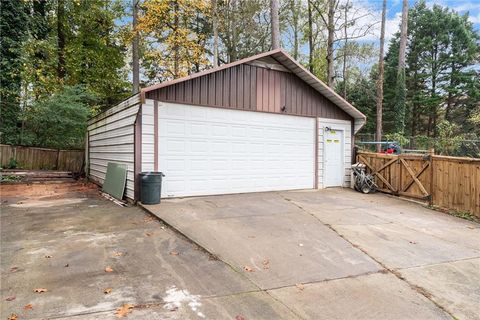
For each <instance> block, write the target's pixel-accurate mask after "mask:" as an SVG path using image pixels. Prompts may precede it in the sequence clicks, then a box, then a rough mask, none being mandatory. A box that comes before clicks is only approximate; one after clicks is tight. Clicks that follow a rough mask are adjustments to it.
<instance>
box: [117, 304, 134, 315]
mask: <svg viewBox="0 0 480 320" xmlns="http://www.w3.org/2000/svg"><path fill="white" fill-rule="evenodd" d="M132 309H133V304H128V303H127V304H124V305H123V306H121V307H120V308H117V311H116V312H115V314H116V315H117V318H123V317H125V316H126V315H127V314H129V313H130V312H132Z"/></svg>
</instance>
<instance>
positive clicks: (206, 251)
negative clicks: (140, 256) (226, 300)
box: [138, 203, 305, 319]
mask: <svg viewBox="0 0 480 320" xmlns="http://www.w3.org/2000/svg"><path fill="white" fill-rule="evenodd" d="M138 206H139V207H140V208H142V210H144V211H145V212H147V213H148V214H150V215H152V216H153V217H155V218H157V219H158V220H159V221H160V222H162V223H163V224H165V225H166V226H167V227H168V228H170V229H171V230H172V231H174V232H175V233H177V234H179V235H181V236H182V237H183V238H185V239H186V240H187V241H188V242H190V243H191V244H193V245H195V246H197V247H198V248H200V249H201V250H202V251H204V252H205V253H206V254H208V255H209V256H211V257H214V258H215V259H216V260H219V261H222V262H223V263H224V264H225V265H227V266H228V267H229V268H230V269H231V270H233V271H234V272H235V273H237V274H238V275H240V276H241V277H242V278H243V279H245V280H246V281H248V282H249V283H250V284H252V285H253V286H254V287H256V288H257V289H258V291H254V292H264V293H265V294H267V295H268V296H269V297H270V298H272V299H273V300H275V301H276V302H277V303H280V304H281V305H283V306H284V307H285V308H287V309H288V310H289V311H290V312H291V313H292V314H294V315H295V316H297V317H298V318H299V319H305V318H303V317H301V316H300V315H299V314H298V313H297V312H296V311H295V310H294V309H293V308H291V307H290V306H288V305H287V304H285V303H284V302H283V301H281V300H279V299H277V298H276V297H274V296H273V295H271V294H270V293H269V292H268V291H267V290H264V289H262V288H260V287H259V286H258V285H257V284H256V283H255V282H253V280H251V279H249V278H248V277H247V276H245V275H244V274H243V273H242V272H241V271H239V270H237V269H236V268H235V267H234V266H232V265H231V264H230V263H228V262H227V261H225V260H224V259H222V257H220V256H219V255H217V254H215V253H213V252H210V251H209V250H208V249H207V248H206V247H204V246H203V245H201V244H200V243H198V242H197V241H195V240H193V239H191V238H190V237H188V236H187V235H186V234H184V233H183V232H182V231H180V230H179V229H178V228H176V227H174V226H173V225H172V224H170V223H168V221H165V220H164V219H162V218H160V217H159V216H157V215H156V214H154V213H153V212H151V211H150V210H148V208H146V207H144V206H143V205H142V204H140V203H139V204H138Z"/></svg>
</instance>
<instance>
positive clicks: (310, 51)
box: [308, 0, 314, 73]
mask: <svg viewBox="0 0 480 320" xmlns="http://www.w3.org/2000/svg"><path fill="white" fill-rule="evenodd" d="M313 51H314V46H313V17H312V0H308V70H309V71H310V72H311V73H313Z"/></svg>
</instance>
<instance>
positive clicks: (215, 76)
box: [146, 64, 352, 120]
mask: <svg viewBox="0 0 480 320" xmlns="http://www.w3.org/2000/svg"><path fill="white" fill-rule="evenodd" d="M146 98H147V99H153V100H158V101H165V102H176V103H185V104H193V105H200V106H207V107H223V108H231V109H240V110H252V111H262V112H272V113H285V114H291V115H300V116H310V117H322V118H330V119H341V120H352V117H350V116H349V115H348V114H347V113H346V112H344V111H343V110H342V109H340V108H339V107H337V106H336V105H335V104H333V103H332V102H331V101H330V100H328V99H327V98H325V97H324V96H323V95H322V94H320V93H319V92H318V91H316V90H315V89H313V88H312V87H310V86H309V85H308V84H307V83H305V82H304V81H303V80H301V79H300V78H299V77H297V76H296V75H294V74H293V73H287V72H282V71H277V70H271V69H266V68H262V67H256V66H251V65H247V64H241V65H238V66H234V67H231V68H228V69H224V70H220V71H218V72H214V73H210V74H207V75H205V76H201V77H198V78H194V79H191V80H187V81H184V82H180V83H176V84H173V85H170V86H167V87H163V88H160V89H157V90H152V91H149V92H147V93H146ZM283 106H285V107H286V110H285V112H282V111H281V109H282V107H283Z"/></svg>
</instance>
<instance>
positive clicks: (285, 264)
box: [174, 212, 382, 289]
mask: <svg viewBox="0 0 480 320" xmlns="http://www.w3.org/2000/svg"><path fill="white" fill-rule="evenodd" d="M174 226H175V227H177V228H178V229H180V230H181V231H182V232H183V233H184V234H186V235H187V236H188V237H189V238H191V239H192V240H194V241H195V242H197V243H199V244H200V245H201V246H202V247H204V248H206V249H207V250H208V251H209V252H212V253H213V254H215V255H218V256H219V258H221V259H222V260H224V261H226V262H228V263H229V264H230V265H232V266H233V267H234V268H236V269H237V270H239V271H240V272H243V273H244V274H245V276H247V277H248V278H249V279H251V280H252V281H253V282H254V283H255V284H257V285H258V286H259V287H260V288H262V289H269V288H275V287H281V286H288V285H295V284H296V283H299V282H312V281H322V280H325V279H336V278H342V277H348V276H351V275H358V274H363V273H368V272H376V271H379V270H380V269H382V268H381V267H380V266H379V265H378V264H377V263H376V262H374V261H373V260H372V259H370V258H369V257H368V256H366V255H365V254H363V253H362V252H361V251H360V250H357V249H356V248H354V247H352V246H351V245H350V244H349V243H348V242H346V241H345V240H343V239H342V238H340V237H338V235H337V234H336V233H335V232H333V231H332V230H330V229H329V228H328V227H326V226H325V225H323V224H321V223H319V222H318V221H317V220H316V219H315V218H313V217H312V216H310V215H308V214H305V213H302V212H301V213H290V214H282V215H277V214H274V215H271V216H267V215H258V216H252V215H247V216H245V217H232V218H229V219H216V220H205V221H199V222H196V223H193V224H188V225H183V224H181V223H180V224H174ZM245 267H248V268H251V269H252V270H251V272H246V271H245V270H244V268H245Z"/></svg>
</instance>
